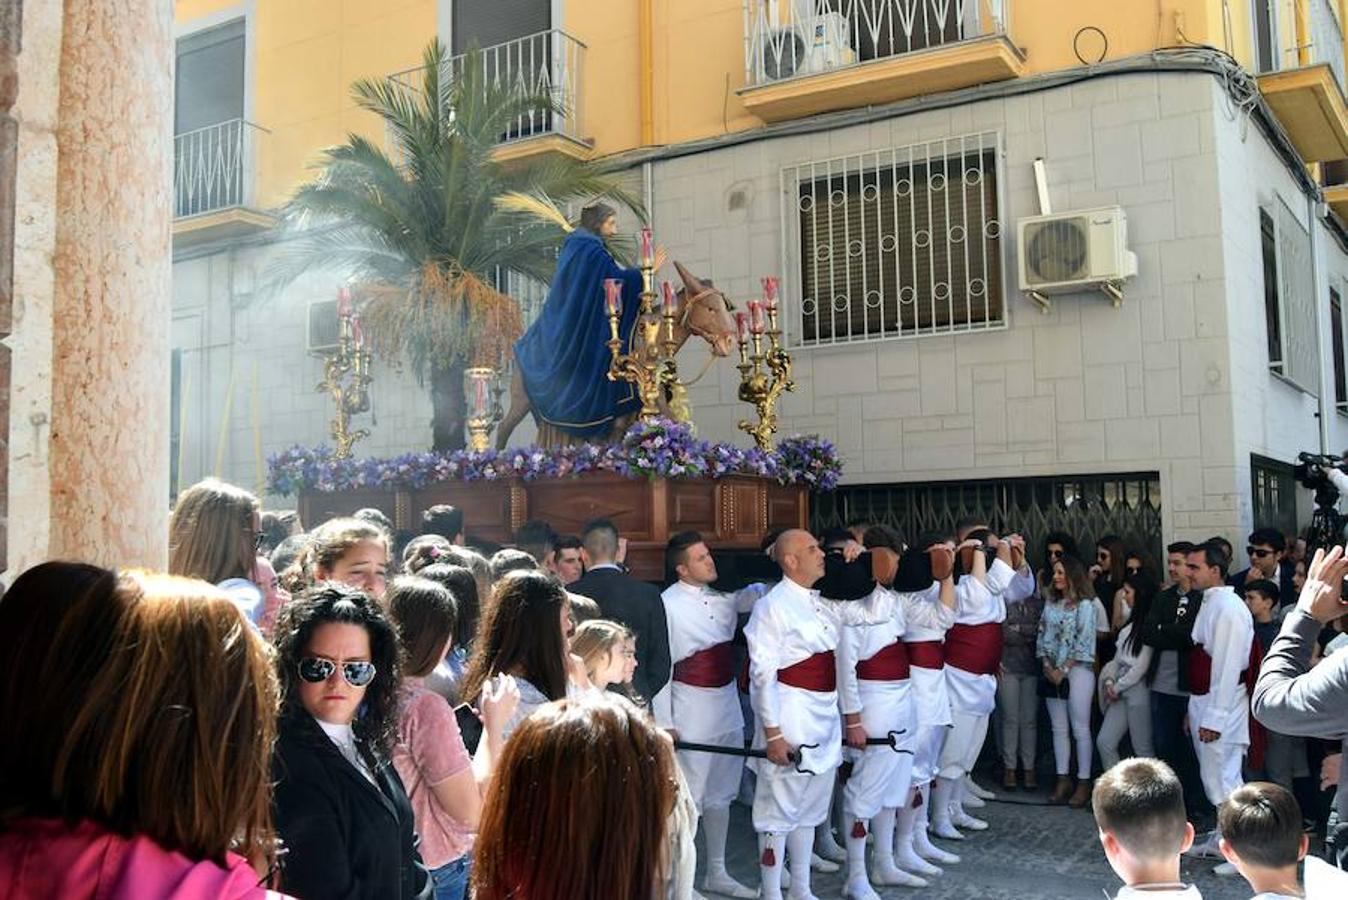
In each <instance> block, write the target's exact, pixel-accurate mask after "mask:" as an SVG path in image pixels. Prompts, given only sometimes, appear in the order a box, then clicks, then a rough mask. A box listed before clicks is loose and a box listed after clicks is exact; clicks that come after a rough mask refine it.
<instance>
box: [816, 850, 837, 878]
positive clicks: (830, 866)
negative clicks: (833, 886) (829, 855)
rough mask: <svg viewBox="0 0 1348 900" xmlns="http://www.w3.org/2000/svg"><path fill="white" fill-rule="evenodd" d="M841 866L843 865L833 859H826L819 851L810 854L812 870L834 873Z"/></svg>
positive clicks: (826, 873) (825, 873)
mask: <svg viewBox="0 0 1348 900" xmlns="http://www.w3.org/2000/svg"><path fill="white" fill-rule="evenodd" d="M841 868H842V866H840V865H838V864H837V863H835V862H834V861H833V860H831V859H824V857H822V856H820V855H819V854H818V853H811V854H810V871H811V872H821V873H823V874H824V875H831V874H832V873H834V872H836V871H838V870H839V869H841Z"/></svg>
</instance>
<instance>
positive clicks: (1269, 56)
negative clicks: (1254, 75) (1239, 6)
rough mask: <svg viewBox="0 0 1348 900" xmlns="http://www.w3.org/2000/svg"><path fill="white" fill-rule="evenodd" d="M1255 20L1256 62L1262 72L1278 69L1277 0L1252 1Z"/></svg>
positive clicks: (1252, 12)
mask: <svg viewBox="0 0 1348 900" xmlns="http://www.w3.org/2000/svg"><path fill="white" fill-rule="evenodd" d="M1251 3H1252V4H1253V7H1254V8H1253V10H1252V11H1251V18H1252V19H1253V20H1254V62H1255V67H1256V69H1257V70H1258V71H1260V72H1272V71H1274V70H1275V69H1277V68H1278V9H1277V4H1276V2H1275V0H1251Z"/></svg>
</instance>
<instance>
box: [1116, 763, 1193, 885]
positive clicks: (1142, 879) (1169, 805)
mask: <svg viewBox="0 0 1348 900" xmlns="http://www.w3.org/2000/svg"><path fill="white" fill-rule="evenodd" d="M1091 805H1092V807H1093V808H1094V810H1095V823H1096V825H1097V826H1099V829H1100V845H1101V846H1102V847H1103V848H1104V851H1105V858H1106V859H1108V860H1109V865H1110V867H1111V868H1112V869H1113V870H1114V872H1115V874H1117V875H1118V876H1119V877H1120V878H1122V879H1123V882H1124V886H1123V887H1122V888H1120V889H1119V892H1118V894H1116V895H1115V900H1143V898H1148V900H1159V898H1162V897H1177V898H1183V900H1201V898H1202V895H1201V894H1200V893H1199V892H1198V888H1196V887H1194V886H1193V885H1191V884H1188V885H1186V884H1184V883H1183V882H1181V881H1180V854H1181V853H1183V852H1184V851H1185V850H1187V849H1189V847H1190V846H1191V845H1192V844H1193V842H1194V827H1193V826H1192V825H1190V824H1189V821H1188V819H1187V817H1186V815H1185V812H1184V789H1183V788H1182V787H1181V786H1180V782H1179V779H1178V778H1176V777H1175V772H1174V770H1172V769H1171V768H1170V767H1169V766H1168V765H1166V764H1165V763H1163V762H1161V761H1160V760H1158V759H1140V758H1135V759H1125V760H1124V761H1123V762H1121V763H1119V764H1118V765H1116V766H1114V767H1113V768H1111V769H1110V770H1109V771H1108V772H1105V774H1103V775H1101V776H1100V778H1099V779H1098V780H1097V781H1096V782H1095V790H1094V792H1093V793H1092V796H1091Z"/></svg>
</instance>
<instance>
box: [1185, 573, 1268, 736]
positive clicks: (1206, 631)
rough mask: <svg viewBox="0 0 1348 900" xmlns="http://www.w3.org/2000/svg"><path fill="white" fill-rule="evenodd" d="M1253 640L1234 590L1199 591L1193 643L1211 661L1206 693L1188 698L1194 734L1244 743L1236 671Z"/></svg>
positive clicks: (1244, 713) (1243, 699)
mask: <svg viewBox="0 0 1348 900" xmlns="http://www.w3.org/2000/svg"><path fill="white" fill-rule="evenodd" d="M1253 641H1254V619H1253V618H1252V617H1251V616H1250V610H1249V608H1248V607H1246V606H1245V604H1244V603H1243V602H1242V601H1241V599H1240V597H1238V596H1236V592H1235V590H1234V589H1232V588H1230V587H1227V586H1226V585H1221V586H1219V587H1214V588H1208V589H1207V590H1206V591H1204V592H1203V605H1202V606H1200V607H1199V609H1198V617H1197V618H1196V619H1195V620H1194V630H1193V642H1194V643H1195V644H1197V645H1199V646H1201V647H1202V648H1203V649H1204V651H1206V652H1207V654H1208V655H1209V656H1211V657H1212V679H1211V686H1210V687H1209V689H1208V693H1206V694H1203V695H1202V696H1198V695H1193V696H1190V697H1189V722H1190V725H1191V727H1192V728H1194V729H1195V730H1197V729H1199V728H1206V729H1208V730H1209V731H1216V732H1220V734H1221V738H1220V741H1221V742H1222V743H1229V744H1242V745H1248V744H1249V743H1250V699H1249V697H1248V696H1247V695H1246V693H1245V685H1244V684H1243V683H1242V682H1241V674H1240V673H1241V672H1242V671H1244V669H1245V668H1246V666H1247V665H1248V664H1249V661H1250V644H1251V643H1252V642H1253Z"/></svg>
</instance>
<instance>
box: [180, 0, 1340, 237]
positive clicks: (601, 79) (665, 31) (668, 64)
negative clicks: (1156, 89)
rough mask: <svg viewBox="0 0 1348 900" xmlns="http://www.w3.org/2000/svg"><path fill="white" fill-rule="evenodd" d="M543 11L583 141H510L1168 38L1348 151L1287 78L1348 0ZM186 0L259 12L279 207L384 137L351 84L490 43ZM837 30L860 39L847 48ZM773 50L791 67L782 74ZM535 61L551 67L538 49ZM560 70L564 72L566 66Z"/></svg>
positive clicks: (329, 1) (313, 7)
mask: <svg viewBox="0 0 1348 900" xmlns="http://www.w3.org/2000/svg"><path fill="white" fill-rule="evenodd" d="M458 2H466V0H458ZM478 5H479V6H481V5H482V4H481V3H480V2H479V3H478ZM539 5H541V6H542V7H545V8H546V9H545V10H544V13H543V14H544V15H545V17H546V19H547V21H548V23H549V26H550V30H554V31H556V32H560V36H559V37H558V38H557V39H555V40H554V41H553V42H552V43H551V44H550V46H549V50H550V51H552V52H553V54H554V55H555V54H556V46H557V43H558V42H559V41H560V40H563V39H565V40H567V41H570V42H574V45H575V50H574V53H575V60H576V61H575V62H574V63H570V62H568V63H567V65H568V67H571V66H574V71H568V72H566V73H565V77H566V78H567V79H570V80H571V81H572V83H573V85H574V90H575V101H574V105H575V117H576V120H577V121H576V123H575V124H576V129H575V131H574V139H573V140H567V141H563V142H558V141H556V140H555V139H554V140H546V139H539V138H535V139H534V140H533V141H532V143H533V144H535V147H533V148H530V147H527V146H521V147H517V148H509V149H508V150H507V151H504V152H510V153H516V154H518V153H530V152H536V151H541V150H557V149H563V150H565V151H566V152H573V153H578V154H579V153H587V154H588V153H594V154H598V155H608V154H614V153H620V152H623V151H627V150H632V149H634V148H640V147H644V146H651V145H667V144H677V143H681V142H687V141H695V140H699V139H703V138H710V137H714V136H717V135H722V134H726V133H730V132H740V131H746V130H751V129H755V128H760V127H762V126H763V125H764V124H765V122H768V121H783V120H790V119H795V118H800V117H803V116H809V115H813V114H817V113H824V112H830V111H835V110H840V109H846V108H849V107H859V106H867V105H878V104H883V103H887V102H891V101H895V100H900V99H904V98H910V97H913V96H921V95H923V94H930V93H938V92H944V91H951V90H959V89H963V88H969V87H972V86H974V85H977V84H980V83H987V82H990V81H999V80H1005V79H1010V78H1019V77H1032V76H1035V75H1040V74H1044V73H1049V72H1055V71H1060V70H1063V69H1069V68H1073V67H1079V66H1082V65H1083V64H1087V63H1097V62H1102V61H1108V60H1117V59H1120V58H1124V57H1129V56H1135V55H1138V54H1146V53H1149V52H1151V51H1153V50H1156V49H1158V48H1167V47H1183V46H1199V45H1208V46H1211V47H1216V48H1218V49H1221V50H1224V51H1226V52H1228V53H1230V54H1231V55H1232V56H1233V57H1234V58H1235V59H1236V60H1238V61H1239V62H1240V63H1241V64H1242V65H1243V66H1244V67H1245V68H1247V69H1249V70H1250V71H1252V72H1268V73H1269V74H1270V75H1271V74H1273V73H1274V72H1278V73H1283V74H1284V78H1283V81H1284V82H1287V84H1284V85H1281V86H1277V85H1275V87H1281V89H1284V90H1292V91H1294V93H1295V96H1294V97H1293V98H1292V99H1291V100H1290V101H1288V102H1287V103H1285V104H1282V105H1278V104H1275V108H1278V109H1279V112H1280V114H1282V113H1283V112H1284V111H1285V112H1286V115H1287V117H1288V119H1287V121H1285V122H1284V123H1283V124H1284V127H1285V128H1286V129H1287V130H1288V131H1289V134H1291V136H1292V138H1293V140H1294V142H1295V143H1297V145H1298V149H1301V148H1302V146H1303V144H1305V145H1306V146H1312V145H1314V144H1315V142H1316V141H1317V140H1318V141H1319V145H1318V147H1319V152H1312V153H1311V155H1312V156H1316V157H1319V158H1321V159H1323V158H1324V157H1325V153H1326V151H1325V150H1324V149H1323V148H1324V143H1325V142H1326V141H1330V142H1341V143H1342V144H1344V145H1345V146H1344V150H1345V152H1344V153H1342V154H1341V156H1348V133H1344V134H1330V135H1329V137H1324V136H1323V135H1320V136H1318V137H1312V138H1308V139H1307V140H1305V141H1301V140H1298V137H1299V134H1298V129H1300V128H1309V127H1312V126H1311V125H1308V124H1307V123H1306V122H1304V121H1302V120H1304V119H1306V118H1315V117H1318V118H1323V119H1329V120H1335V119H1337V120H1339V121H1331V122H1330V126H1331V127H1335V128H1337V129H1338V130H1339V131H1340V132H1344V131H1345V130H1346V129H1348V121H1343V120H1344V114H1343V110H1344V103H1343V96H1342V91H1340V92H1339V94H1338V96H1331V95H1330V93H1329V92H1328V91H1325V90H1320V91H1319V92H1317V91H1316V90H1314V89H1307V87H1306V82H1307V79H1305V78H1302V79H1301V80H1300V81H1296V80H1295V79H1292V80H1291V81H1289V79H1288V78H1286V73H1288V72H1289V71H1290V70H1297V69H1301V68H1304V67H1307V66H1310V65H1312V64H1314V63H1325V64H1328V65H1330V66H1331V67H1332V68H1333V69H1334V70H1336V71H1338V72H1339V73H1342V71H1343V67H1344V42H1343V39H1342V23H1343V22H1344V21H1345V13H1348V0H1156V2H1154V3H1153V2H1151V0H1081V2H1072V3H1066V2H1061V0H540V3H539ZM174 6H175V14H176V19H177V27H178V33H179V36H180V37H184V36H190V35H193V34H197V33H200V32H203V31H205V30H208V29H211V28H216V27H218V26H220V25H221V24H222V23H226V22H230V21H237V20H243V23H244V51H243V52H244V60H245V67H244V73H243V77H244V88H243V94H244V104H243V107H244V115H243V118H245V119H247V120H248V121H249V122H251V123H252V124H253V125H255V126H256V128H257V133H256V134H257V137H256V140H255V147H254V148H253V149H252V151H251V153H250V157H251V160H252V161H253V164H254V168H255V171H254V173H252V174H251V175H249V174H248V173H245V175H246V177H252V178H255V179H256V183H255V185H254V186H253V189H252V194H251V196H252V198H253V202H252V203H251V204H249V205H250V206H252V207H254V208H256V209H258V210H266V209H268V208H271V207H273V206H275V205H277V204H279V203H280V202H281V201H282V200H283V199H284V198H285V196H286V195H287V193H288V192H289V191H290V190H291V189H292V188H293V187H294V185H295V184H297V183H299V182H300V181H302V180H303V179H304V178H305V177H306V172H307V167H308V166H309V165H310V164H311V163H312V162H313V160H314V158H315V155H316V153H317V152H318V151H319V150H320V149H322V148H323V147H326V146H330V145H333V144H336V143H340V142H341V141H342V140H343V139H344V137H345V135H346V134H347V133H348V132H351V131H355V132H359V133H362V134H365V135H367V136H370V137H378V136H379V135H378V125H377V123H376V122H374V121H373V120H372V117H371V116H369V115H368V114H366V113H363V112H361V111H360V110H358V109H357V108H356V107H355V104H354V103H353V102H352V99H351V91H350V87H351V84H352V82H354V81H355V80H357V79H360V78H380V77H386V76H389V75H392V74H394V73H397V72H403V71H407V70H410V69H413V68H414V67H416V66H417V64H418V61H419V59H420V56H421V53H422V51H423V49H424V48H425V46H426V44H427V43H428V42H429V41H430V40H431V39H432V38H433V37H435V36H436V35H437V34H438V35H440V36H441V37H442V38H445V39H446V40H447V41H449V42H450V43H451V44H452V45H453V46H457V47H464V46H467V45H469V44H474V45H477V46H479V47H483V46H484V45H483V44H482V42H481V41H480V40H478V39H477V38H476V36H475V35H473V34H471V33H463V32H464V31H465V30H471V28H472V21H471V20H472V18H473V16H472V15H471V10H470V11H469V13H464V11H463V10H456V5H455V0H245V2H243V3H240V2H238V0H176V2H175V4H174ZM1261 16H1262V17H1263V19H1262V28H1261V21H1260V17H1261ZM938 19H939V21H938ZM456 21H457V22H458V23H459V25H460V28H459V31H460V33H457V34H456V33H455V27H454V26H455V23H456ZM465 21H467V24H465ZM835 26H836V27H835ZM506 27H507V28H508V23H507V25H506ZM830 28H833V29H834V31H835V32H836V31H837V30H838V29H839V28H840V29H841V30H842V32H843V38H842V41H841V42H838V41H837V40H836V38H837V34H836V33H831V32H830ZM793 29H794V33H793ZM924 32H925V34H924ZM797 35H798V36H799V37H800V38H804V40H803V41H799V40H798V38H797ZM1261 35H1262V42H1263V44H1264V46H1263V48H1262V56H1261V48H1260V44H1261ZM530 39H531V35H528V34H520V35H518V36H516V37H514V38H512V40H511V41H509V42H502V43H498V44H494V45H488V46H486V47H484V55H489V54H493V53H500V54H501V55H502V57H504V56H505V55H507V54H508V53H509V52H510V48H509V47H506V46H505V45H506V44H513V45H515V48H516V52H518V53H520V54H521V56H527V55H528V52H529V51H530V50H531V49H532V48H531V45H530V44H529V41H530ZM821 39H822V42H823V43H829V42H830V41H832V42H833V43H834V44H838V43H841V46H832V47H827V48H825V49H826V52H825V53H824V56H823V58H822V61H821V58H820V54H819V52H818V50H819V45H820V43H821ZM788 42H790V44H789V45H788ZM802 44H803V45H805V46H802ZM540 46H541V45H540ZM497 48H504V49H499V50H498V49H497ZM774 56H776V62H775V63H774V62H772V57H774ZM765 59H766V60H768V63H767V65H768V66H770V67H772V68H774V69H775V70H777V71H774V72H771V73H768V72H765V71H764V66H765V62H764V60H765ZM522 64H523V65H524V66H526V67H527V66H530V65H534V66H538V65H542V66H544V67H546V66H547V65H549V63H548V62H547V61H539V60H532V61H531V60H529V59H524V61H523V62H522ZM551 64H552V65H553V67H554V68H555V67H556V62H555V60H554V61H553V62H552V63H551ZM792 69H794V70H796V71H795V72H788V71H786V70H792ZM784 74H785V75H786V76H787V77H782V76H783V75H784ZM769 75H772V76H777V77H772V78H769V77H768V76H769ZM1340 78H1341V75H1340ZM1312 80H1313V79H1312ZM755 82H765V83H759V84H756V83H755ZM1325 85H1328V82H1325ZM1315 124H1317V125H1320V126H1321V127H1323V123H1315ZM540 137H542V138H547V137H548V136H540ZM553 137H554V138H555V136H553ZM181 218H188V216H183V217H181Z"/></svg>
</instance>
